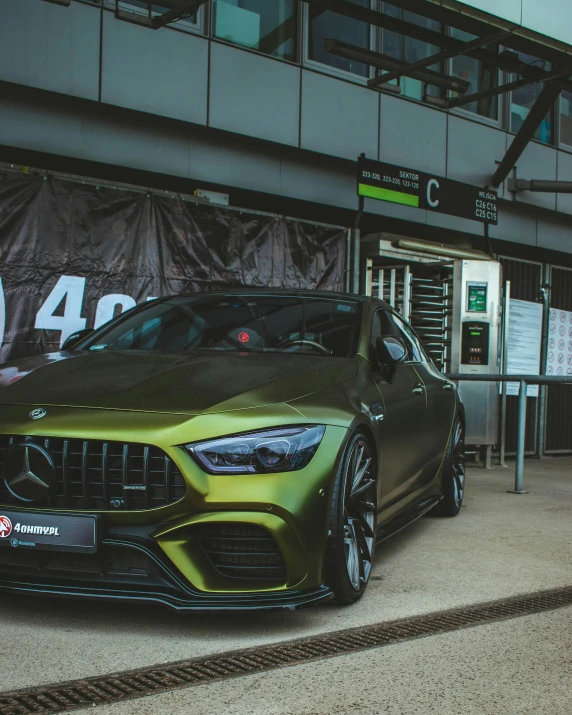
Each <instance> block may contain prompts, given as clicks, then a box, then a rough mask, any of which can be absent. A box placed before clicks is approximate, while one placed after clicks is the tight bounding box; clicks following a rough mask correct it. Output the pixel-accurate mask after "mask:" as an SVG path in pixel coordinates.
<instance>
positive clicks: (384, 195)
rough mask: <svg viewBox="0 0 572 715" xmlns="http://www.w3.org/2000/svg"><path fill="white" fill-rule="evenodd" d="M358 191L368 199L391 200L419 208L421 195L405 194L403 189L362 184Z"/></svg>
mask: <svg viewBox="0 0 572 715" xmlns="http://www.w3.org/2000/svg"><path fill="white" fill-rule="evenodd" d="M358 193H359V195H360V196H366V197H367V198H368V199H380V200H381V201H391V202H392V203H394V204H404V205H405V206H415V208H419V196H412V195H411V194H404V193H403V192H401V191H392V190H391V189H381V188H380V187H379V186H368V184H360V185H359V189H358Z"/></svg>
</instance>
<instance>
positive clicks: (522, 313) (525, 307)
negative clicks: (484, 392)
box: [506, 300, 572, 397]
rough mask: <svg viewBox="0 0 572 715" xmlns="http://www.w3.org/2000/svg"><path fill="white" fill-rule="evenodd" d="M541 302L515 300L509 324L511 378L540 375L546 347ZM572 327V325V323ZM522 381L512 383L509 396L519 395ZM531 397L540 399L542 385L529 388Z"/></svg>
mask: <svg viewBox="0 0 572 715" xmlns="http://www.w3.org/2000/svg"><path fill="white" fill-rule="evenodd" d="M542 314H543V306H542V304H541V303H529V302H528V301H526V300H511V301H510V308H509V321H508V345H507V369H506V373H507V375H539V374H540V347H541V344H542ZM571 326H572V324H571ZM518 392H519V384H518V382H509V383H507V386H506V394H507V395H518ZM526 395H527V397H538V385H528V389H527V391H526Z"/></svg>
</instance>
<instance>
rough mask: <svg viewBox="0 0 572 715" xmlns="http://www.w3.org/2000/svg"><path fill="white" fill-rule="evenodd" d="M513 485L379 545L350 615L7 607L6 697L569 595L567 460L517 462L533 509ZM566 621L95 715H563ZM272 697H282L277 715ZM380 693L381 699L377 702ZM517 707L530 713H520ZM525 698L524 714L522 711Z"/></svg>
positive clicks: (507, 626) (486, 483)
mask: <svg viewBox="0 0 572 715" xmlns="http://www.w3.org/2000/svg"><path fill="white" fill-rule="evenodd" d="M512 480H513V469H512V468H509V469H501V468H496V469H494V470H492V471H488V472H487V471H484V470H482V469H471V470H469V475H468V486H467V493H466V500H465V506H464V508H463V510H462V512H461V514H460V516H459V517H457V518H455V519H439V518H433V517H425V518H423V519H421V520H420V521H418V522H416V523H415V524H414V525H412V526H410V527H408V528H407V529H406V530H404V531H402V532H401V533H400V534H398V535H396V536H395V537H393V538H392V539H391V540H389V541H387V542H385V543H384V544H382V546H381V547H380V548H379V550H378V552H377V554H376V559H375V565H374V570H373V575H372V581H371V583H370V586H369V588H368V591H367V593H366V595H365V597H364V598H363V599H362V601H360V602H359V603H358V604H355V605H354V606H352V607H350V608H339V607H336V606H332V605H328V604H325V605H322V606H316V607H313V608H308V609H304V610H301V611H296V612H284V613H282V612H277V613H259V614H257V613H252V614H230V613H224V614H211V615H205V614H196V615H192V614H191V615H188V614H187V615H177V614H174V613H170V612H169V611H166V610H162V609H159V608H151V607H144V606H127V605H110V604H106V605H103V604H101V605H93V604H91V603H90V604H88V603H77V602H71V601H59V600H52V599H50V600H48V599H41V598H37V597H36V598H32V597H26V598H21V597H18V598H16V597H12V596H5V595H4V596H0V633H1V634H2V643H3V647H2V648H0V690H10V689H12V688H17V687H28V686H34V685H39V684H44V683H46V684H47V683H55V682H58V681H61V680H65V679H71V678H80V677H86V676H92V675H97V674H104V673H109V672H112V671H120V670H123V669H132V668H137V667H140V666H144V665H152V664H158V663H166V662H170V661H173V660H179V659H184V658H193V657H197V656H201V655H209V654H213V653H217V652H222V651H228V650H231V649H233V648H243V647H246V646H252V645H259V644H265V643H271V642H277V641H286V640H289V639H292V638H298V637H302V636H305V635H311V634H317V633H325V632H328V631H334V630H340V629H342V628H349V627H353V626H359V625H364V624H368V623H377V622H381V621H387V620H392V619H395V618H402V617H407V616H411V615H417V614H422V613H427V612H430V611H436V610H440V609H445V608H452V607H457V606H462V605H466V604H472V603H478V602H480V601H487V600H491V599H497V598H506V597H509V596H513V595H516V594H521V593H527V592H531V591H536V590H541V589H548V588H555V587H558V586H566V585H570V584H572V549H571V545H572V518H571V517H572V459H570V458H559V459H548V460H545V461H542V462H539V461H537V460H526V463H525V488H527V489H529V490H530V492H531V493H530V494H528V495H513V494H508V493H506V490H507V489H509V488H511V486H512ZM570 610H571V609H561V610H559V611H555V612H554V613H545V614H540V615H538V616H529V617H525V618H520V619H516V620H513V621H507V622H506V623H500V624H491V625H488V626H482V627H480V628H473V629H468V630H466V631H462V632H459V633H452V634H445V635H440V636H433V637H430V638H425V639H421V640H419V641H412V642H409V643H403V644H399V645H395V646H389V647H387V648H381V649H378V650H371V651H365V652H363V653H360V654H353V655H347V656H340V657H338V658H333V659H329V660H327V661H321V662H319V663H311V664H305V665H299V666H296V667H293V668H285V669H281V670H279V671H274V672H272V673H266V674H259V675H253V676H247V677H244V678H238V679H233V680H230V681H227V682H225V683H213V684H212V685H204V686H199V687H195V688H190V689H188V691H179V692H177V693H171V694H166V695H161V696H153V697H150V698H146V699H144V700H138V701H133V702H132V703H121V704H118V705H114V706H109V707H105V708H99V709H101V710H109V711H110V712H112V711H113V712H115V711H118V712H119V711H123V710H124V711H125V712H141V713H144V712H147V711H148V712H151V708H154V709H153V712H165V713H176V712H178V711H180V712H183V711H185V712H193V713H195V712H196V713H203V712H204V713H210V712H213V713H215V712H216V713H227V712H228V713H235V712H236V713H242V712H247V711H248V712H250V713H258V712H260V713H266V712H268V713H273V712H276V713H278V712H280V713H290V712H292V713H306V712H307V713H314V712H315V713H322V712H323V713H328V712H333V713H338V712H339V713H344V712H379V713H385V712H388V713H389V712H390V713H393V712H396V713H397V712H400V713H409V712H411V713H416V712H419V713H426V712H427V713H429V712H442V713H445V712H447V713H449V712H451V713H453V712H455V713H456V712H459V713H467V712H475V713H476V712H483V713H495V714H496V713H498V714H499V715H501V713H505V712H510V713H512V712H515V713H516V712H523V713H527V712H531V713H533V712H534V713H537V712H551V713H560V712H562V713H566V715H570V713H572V701H571V700H570V693H571V692H572V685H571V683H572V679H571V678H570V661H571V657H570V647H571V644H570V636H569V633H570V625H571V620H572V619H571V614H570ZM527 623H531V624H533V625H532V626H527V625H526V624H527ZM540 624H542V625H540ZM487 633H488V634H489V635H488V636H487V635H486V634H487ZM484 634H485V635H484ZM489 642H490V643H491V645H490V646H488V645H487V644H488V643H489ZM495 643H496V644H497V645H496V646H495ZM501 646H502V647H501ZM503 648H504V651H503ZM503 653H504V656H503ZM400 654H401V655H400ZM343 663H345V664H346V666H345V667H344V666H343ZM399 663H401V666H400V667H398V664H399ZM519 664H520V665H519ZM519 668H520V670H519ZM517 671H518V672H517ZM346 673H347V674H348V675H347V676H346V675H344V674H346ZM352 673H353V675H350V674H352ZM447 673H448V674H449V675H447ZM515 673H516V675H518V677H515ZM519 673H520V674H519ZM495 678H496V679H497V680H498V682H497V680H495ZM499 679H500V680H499ZM554 679H556V681H557V682H556V683H553V681H554ZM513 681H514V683H513ZM333 682H335V687H334V686H333V685H332V683H333ZM320 683H322V685H320ZM328 683H329V685H328ZM491 683H492V685H491ZM495 683H496V684H495ZM499 683H501V684H502V683H504V684H505V685H504V686H502V687H500V686H499V685H498V684H499ZM511 683H513V684H514V687H513V685H511ZM557 683H561V684H563V686H562V687H563V688H564V689H562V688H561V687H560V686H557ZM467 685H470V686H471V687H472V692H473V700H474V702H473V704H471V703H466V702H465V703H464V705H463V706H461V704H460V702H461V701H460V700H459V699H458V697H460V696H457V695H455V693H457V692H458V691H462V690H463V689H464V688H466V686H467ZM493 685H494V687H493ZM505 686H506V687H505ZM276 688H278V691H276ZM372 688H373V690H372ZM249 689H250V690H249ZM280 692H282V696H284V694H287V695H288V697H286V698H285V699H284V697H282V699H281V696H280ZM382 692H383V693H384V695H383V698H384V699H380V698H381V694H382ZM511 692H512V693H513V695H512V696H511V695H510V694H511ZM248 693H250V695H249V694H248ZM263 693H266V695H264V696H263ZM303 693H306V695H305V696H304V695H303ZM320 693H322V694H320ZM360 693H363V697H362V696H361V695H359V694H360ZM367 693H370V694H371V698H370V697H369V696H368V695H367ZM376 693H377V695H376ZM404 693H406V695H404ZM439 693H441V695H439ZM495 693H496V694H495ZM526 693H528V695H526V697H529V699H530V698H532V700H531V703H532V704H530V703H529V704H528V705H526V704H525V703H524V701H522V698H523V697H525V694H526ZM518 694H520V696H521V699H520V700H518V699H517V700H515V695H518ZM535 694H536V695H535ZM485 696H486V697H485ZM536 696H538V698H540V700H542V698H544V700H545V701H546V702H545V703H544V704H545V705H546V707H547V708H548V709H546V710H543V709H542V707H544V705H542V706H541V705H540V704H539V702H540V701H539V702H537V703H536V705H534V699H535V697H536ZM376 697H377V700H375V698H376ZM433 697H435V698H438V697H440V698H441V705H442V707H441V709H433V710H432V709H431V707H434V706H435V707H436V703H437V704H438V702H439V700H438V699H437V700H435V701H433V700H432V698H433ZM217 698H218V699H217ZM372 698H373V700H372ZM392 698H393V700H392ZM404 698H405V699H404ZM487 698H488V700H487ZM490 698H492V700H491V699H490ZM494 698H497V700H495V699H494ZM527 702H528V701H527ZM543 702H544V701H543ZM153 703H155V705H153ZM190 703H193V707H192V708H191V709H189V704H190ZM225 703H226V704H225ZM479 703H480V704H479ZM495 703H497V704H495ZM515 703H520V704H519V705H518V706H517V705H515ZM404 704H405V705H404ZM548 705H550V707H548ZM471 707H473V709H470V708H471ZM475 707H476V708H477V709H474V708H475ZM478 707H481V708H482V709H481V710H479V709H478ZM511 707H512V708H513V709H510V708H511ZM514 707H520V708H521V709H520V710H519V709H514ZM526 707H528V708H529V709H525V708H526ZM534 707H536V709H534ZM147 708H149V709H148V710H147ZM201 708H202V709H201ZM209 708H210V709H209ZM241 708H242V709H241ZM360 708H361V709H360ZM376 708H377V709H376ZM392 708H393V709H392ZM400 708H401V709H400ZM407 708H410V709H407ZM415 708H417V709H415ZM530 708H532V709H530ZM559 708H561V709H559ZM562 708H566V709H562Z"/></svg>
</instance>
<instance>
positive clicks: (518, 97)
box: [510, 52, 554, 144]
mask: <svg viewBox="0 0 572 715" xmlns="http://www.w3.org/2000/svg"><path fill="white" fill-rule="evenodd" d="M517 54H518V57H519V59H520V60H521V61H522V62H525V63H526V64H528V65H535V66H537V67H541V68H542V69H546V70H549V69H550V68H551V66H550V63H549V62H545V61H544V60H540V59H538V57H533V56H532V55H525V54H524V53H522V52H519V53H517ZM517 79H520V77H519V76H518V75H512V76H511V81H513V82H514V81H516V80H517ZM543 86H544V85H543V84H542V83H541V82H538V83H536V84H529V85H528V86H526V87H521V88H520V89H516V90H514V92H512V95H511V103H510V130H511V132H514V133H515V134H516V133H517V132H518V130H519V129H520V128H521V126H522V123H523V122H524V120H525V119H526V117H527V115H528V113H529V112H530V109H531V107H532V106H533V104H534V103H535V102H536V100H537V98H538V95H539V94H540V93H541V92H542V88H543ZM553 127H554V110H553V109H551V110H550V111H549V112H548V114H547V115H546V117H545V118H544V119H543V120H542V124H541V125H540V126H539V127H538V129H537V130H536V132H535V133H534V139H536V140H537V141H540V142H544V143H545V144H552V141H553Z"/></svg>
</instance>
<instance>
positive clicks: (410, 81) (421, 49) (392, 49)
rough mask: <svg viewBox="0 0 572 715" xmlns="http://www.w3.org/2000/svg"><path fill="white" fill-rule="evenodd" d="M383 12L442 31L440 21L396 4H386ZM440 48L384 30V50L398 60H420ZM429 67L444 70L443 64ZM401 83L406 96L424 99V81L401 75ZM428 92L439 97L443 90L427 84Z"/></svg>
mask: <svg viewBox="0 0 572 715" xmlns="http://www.w3.org/2000/svg"><path fill="white" fill-rule="evenodd" d="M383 12H384V14H385V15H390V16H391V17H395V18H397V19H399V20H404V21H405V22H410V23H411V24H413V25H419V26H420V27H424V28H426V29H427V30H433V31H434V32H441V24H440V23H438V22H436V21H435V20H430V19H429V18H426V17H421V15H416V14H415V13H413V12H410V11H409V10H402V9H400V8H397V7H395V6H394V5H385V6H384V10H383ZM439 50H440V48H439V47H435V45H430V44H428V43H427V42H421V40H416V39H414V38H412V37H406V36H405V35H399V34H398V33H396V32H390V31H389V30H383V31H382V52H383V54H385V55H389V56H390V57H393V58H395V59H396V60H403V61H405V62H409V63H411V62H418V61H419V60H422V59H424V58H425V57H430V56H431V55H435V54H437V52H439ZM428 69H431V70H434V71H435V72H442V70H443V68H442V66H441V64H436V65H432V66H431V67H429V68H428ZM399 85H400V87H401V93H402V94H403V95H404V96H406V97H411V98H412V99H419V100H421V99H423V82H421V81H420V80H418V79H414V78H412V77H401V79H400V80H399ZM427 93H428V94H429V95H431V96H433V97H439V96H440V95H441V90H440V88H439V87H435V86H434V85H427Z"/></svg>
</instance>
